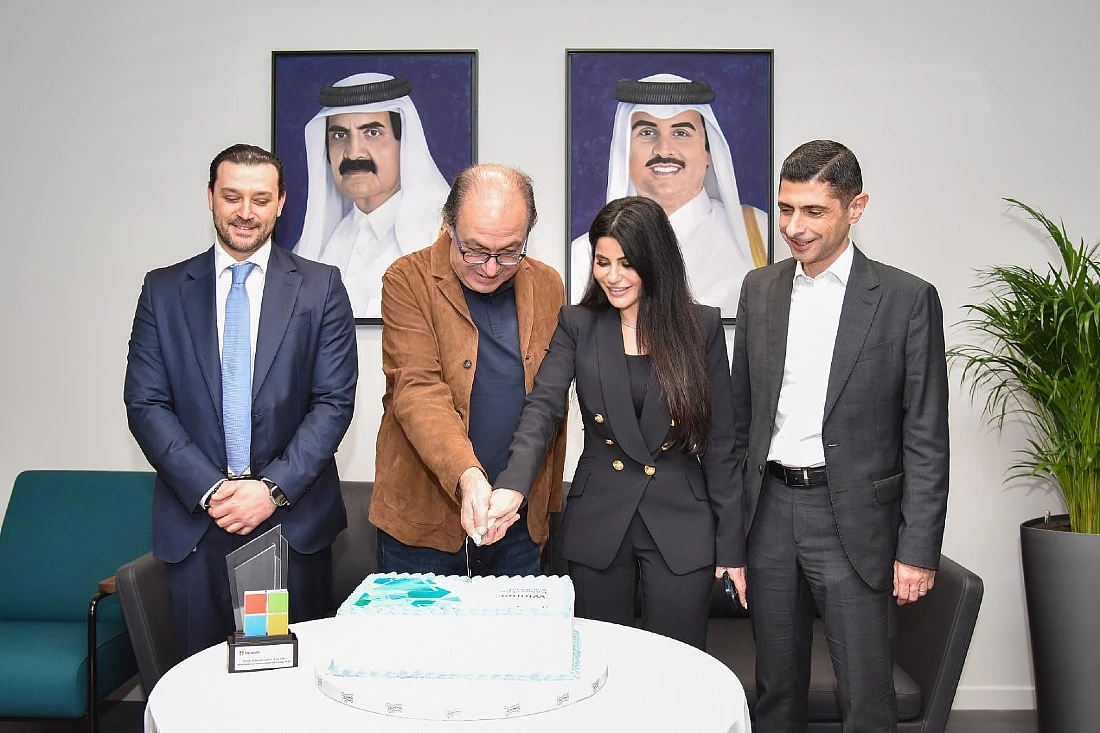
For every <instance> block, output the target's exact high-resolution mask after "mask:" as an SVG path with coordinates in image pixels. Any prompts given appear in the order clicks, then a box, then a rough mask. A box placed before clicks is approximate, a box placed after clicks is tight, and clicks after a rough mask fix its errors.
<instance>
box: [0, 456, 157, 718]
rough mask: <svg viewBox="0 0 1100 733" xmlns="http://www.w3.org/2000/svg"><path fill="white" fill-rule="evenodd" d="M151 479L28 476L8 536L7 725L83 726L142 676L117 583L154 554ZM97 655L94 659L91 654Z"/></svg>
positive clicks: (1, 574)
mask: <svg viewBox="0 0 1100 733" xmlns="http://www.w3.org/2000/svg"><path fill="white" fill-rule="evenodd" d="M152 495H153V473H151V472H139V471H24V472H22V473H20V474H19V475H18V476H17V477H16V479H15V486H14V488H13V490H12V494H11V501H10V502H9V504H8V509H7V512H6V514H5V515H4V524H3V527H2V529H0V718H80V717H83V716H85V715H88V720H89V725H90V729H91V730H92V731H96V730H97V727H98V716H97V714H96V713H97V711H96V707H97V703H98V702H99V701H100V700H102V699H103V698H104V697H106V696H107V695H108V694H109V693H111V692H112V691H114V690H115V689H117V688H118V687H119V686H120V685H121V684H122V683H123V682H125V681H126V680H127V679H129V678H130V677H132V676H133V675H134V674H135V672H136V671H137V666H136V662H135V661H134V654H133V651H132V649H131V647H130V640H129V638H128V636H127V633H126V628H125V626H124V624H123V621H122V615H121V611H120V609H119V605H118V602H117V598H115V597H114V596H113V592H114V582H113V578H112V576H113V575H114V574H115V572H116V571H117V569H118V568H119V567H120V566H122V565H124V564H125V563H127V562H129V561H130V560H132V559H134V558H135V557H138V556H140V555H142V554H144V553H146V552H148V551H149V550H150V548H151V547H152V521H151V518H152ZM93 650H94V653H93Z"/></svg>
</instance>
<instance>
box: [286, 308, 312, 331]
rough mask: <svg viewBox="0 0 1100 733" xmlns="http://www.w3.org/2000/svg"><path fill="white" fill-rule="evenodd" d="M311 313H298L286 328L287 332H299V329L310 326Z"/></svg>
mask: <svg viewBox="0 0 1100 733" xmlns="http://www.w3.org/2000/svg"><path fill="white" fill-rule="evenodd" d="M309 313H310V312H309V311H305V312H304V313H298V314H296V315H295V316H294V317H293V318H291V319H290V324H289V325H287V327H286V332H287V333H292V332H294V331H297V330H298V329H299V328H305V327H306V326H308V325H309V320H310V318H309Z"/></svg>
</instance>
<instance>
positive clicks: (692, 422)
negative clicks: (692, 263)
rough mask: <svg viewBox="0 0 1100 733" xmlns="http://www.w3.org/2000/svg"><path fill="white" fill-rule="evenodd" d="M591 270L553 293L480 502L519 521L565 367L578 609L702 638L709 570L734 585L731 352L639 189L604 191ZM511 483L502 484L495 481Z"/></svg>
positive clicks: (567, 535) (502, 523) (741, 559)
mask: <svg viewBox="0 0 1100 733" xmlns="http://www.w3.org/2000/svg"><path fill="white" fill-rule="evenodd" d="M588 238H589V241H590V242H591V244H592V252H593V265H592V275H593V277H592V279H591V280H590V281H589V283H588V288H587V290H586V291H585V293H584V297H583V298H582V299H581V302H580V304H579V305H575V306H569V305H567V306H564V307H563V308H562V309H561V312H560V314H559V316H558V328H557V331H556V332H555V334H554V338H553V341H552V342H551V344H550V349H549V353H548V354H547V355H546V358H545V359H544V361H543V363H542V366H541V368H540V369H539V371H538V376H537V377H536V379H535V385H534V388H533V390H532V391H531V393H530V394H529V395H528V396H527V401H526V402H525V403H524V408H523V416H522V418H521V419H520V424H519V428H518V429H517V430H516V433H515V436H514V438H513V440H512V445H511V449H510V459H509V461H508V467H507V468H506V469H505V470H504V472H503V473H501V474H500V476H499V477H498V478H497V482H496V487H497V490H495V491H494V492H493V495H492V500H491V502H490V509H489V518H490V520H492V522H493V524H492V525H491V526H493V527H494V528H495V529H496V532H493V531H490V532H489V536H488V537H487V538H486V540H487V541H492V540H493V539H495V536H496V534H497V533H500V532H503V531H504V530H506V529H507V526H508V525H509V524H510V523H511V522H513V521H515V519H516V516H517V515H516V514H515V511H516V509H518V507H519V506H520V504H521V502H522V497H523V495H525V494H526V492H527V491H528V489H529V487H530V486H531V483H532V482H533V481H534V478H535V474H536V473H537V471H538V467H539V465H540V464H541V462H542V459H543V454H544V453H545V451H546V446H547V445H548V444H549V442H550V438H551V436H552V435H553V434H554V431H555V430H556V429H557V427H558V425H559V423H560V422H561V420H562V417H563V415H564V414H565V411H566V407H567V403H568V390H569V385H570V383H571V382H572V381H573V380H574V379H576V382H577V396H578V398H579V401H580V409H581V416H582V418H583V421H584V452H583V453H582V455H581V457H580V461H579V462H578V464H577V471H576V473H575V474H574V476H573V481H572V485H571V487H570V490H569V496H568V498H567V500H566V506H565V514H564V516H563V517H562V529H561V552H562V554H563V556H564V557H565V558H566V559H567V560H568V561H569V574H570V576H572V578H573V583H574V586H575V588H576V594H577V598H576V612H577V615H578V616H582V617H584V618H592V619H599V620H601V621H611V622H614V623H619V624H625V625H632V624H633V622H634V583H635V576H636V573H638V572H640V574H641V591H642V623H643V626H644V628H646V629H647V630H649V631H653V632H655V633H659V634H664V635H665V636H670V637H672V638H674V639H679V640H681V641H684V642H686V643H688V644H691V645H693V646H696V647H698V648H700V649H701V648H703V647H704V645H705V643H706V628H707V610H708V606H709V599H710V593H711V588H712V586H713V584H714V578H715V577H716V576H718V577H721V575H722V573H723V572H725V571H728V572H729V574H730V577H731V578H732V579H733V581H734V584H735V586H736V588H737V590H738V592H739V594H740V597H741V598H742V599H744V598H745V573H744V565H745V547H744V545H745V542H744V536H743V532H742V519H741V496H740V483H739V482H737V481H735V478H734V477H735V475H736V471H737V470H738V468H739V467H738V466H737V462H736V461H735V459H734V457H733V453H732V447H733V415H732V408H733V405H732V401H731V400H732V397H731V389H730V370H729V360H728V358H727V356H726V341H725V334H724V332H723V329H722V320H721V316H720V314H719V311H718V309H717V308H711V307H708V306H703V305H699V304H697V303H695V302H694V301H693V300H692V297H691V294H690V291H689V288H688V282H687V274H686V272H685V269H684V260H683V256H682V254H681V253H680V248H679V246H678V245H677V242H676V235H675V234H674V233H673V231H672V227H671V225H670V224H669V222H668V218H667V217H666V216H665V213H664V211H663V210H662V209H661V207H660V206H659V205H658V204H656V203H654V202H653V201H652V200H650V199H647V198H642V197H637V196H635V197H628V198H623V199H618V200H616V201H612V202H611V203H609V204H607V205H606V206H605V207H604V208H603V209H602V210H601V211H600V213H599V214H598V215H597V216H596V219H595V221H593V222H592V227H591V229H590V230H589V232H588ZM506 489H508V490H506Z"/></svg>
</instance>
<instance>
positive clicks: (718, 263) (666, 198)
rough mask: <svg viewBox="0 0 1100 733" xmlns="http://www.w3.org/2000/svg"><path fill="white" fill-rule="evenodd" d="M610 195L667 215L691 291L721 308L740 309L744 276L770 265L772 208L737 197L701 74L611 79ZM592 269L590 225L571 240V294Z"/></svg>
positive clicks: (574, 296) (575, 296)
mask: <svg viewBox="0 0 1100 733" xmlns="http://www.w3.org/2000/svg"><path fill="white" fill-rule="evenodd" d="M615 98H616V99H617V100H618V102H619V105H618V107H617V108H616V110H615V122H614V129H613V131H612V136H611V152H610V155H609V158H608V164H607V201H613V200H614V199H617V198H622V197H623V196H635V195H637V196H645V197H647V198H651V199H653V200H654V201H656V202H657V203H659V204H660V205H661V208H663V209H664V210H665V213H666V214H667V215H668V218H669V221H670V222H671V224H672V228H673V230H674V231H675V232H676V238H677V240H679V242H680V248H681V249H682V251H683V253H684V263H685V264H686V266H687V272H688V278H689V280H690V281H691V289H692V294H693V295H694V296H695V298H696V300H698V301H699V302H700V303H705V304H707V305H715V306H718V307H720V308H721V309H722V315H723V316H724V317H727V318H732V317H733V316H735V315H736V312H737V300H738V297H739V295H740V292H741V281H742V279H744V277H745V273H747V272H748V271H749V270H751V269H753V268H756V267H760V266H762V265H766V264H768V248H767V241H768V231H769V223H768V214H767V212H765V211H761V210H760V209H757V208H756V207H754V206H749V205H742V204H741V200H740V198H739V196H738V193H737V178H736V176H735V175H734V171H733V160H732V158H731V156H730V148H729V144H728V143H727V142H726V137H725V135H724V134H723V133H722V129H721V128H720V127H719V126H718V119H717V118H716V117H715V115H714V111H713V110H712V109H711V106H710V103H711V102H712V101H714V91H713V90H712V89H711V88H710V86H709V85H708V84H706V83H704V82H699V81H689V80H687V79H684V78H683V77H679V76H675V75H673V74H656V75H653V76H648V77H645V78H644V79H640V80H638V81H635V80H633V79H621V80H619V81H618V82H616V84H615ZM591 277H592V247H591V244H590V243H589V241H588V235H587V233H585V234H582V235H581V236H580V237H577V239H575V240H573V243H572V245H571V255H570V280H571V283H570V286H571V287H570V294H571V302H576V301H577V300H579V299H580V296H581V294H582V293H583V292H584V289H585V286H586V285H587V284H588V281H589V280H590V279H591Z"/></svg>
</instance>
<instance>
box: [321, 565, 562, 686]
mask: <svg viewBox="0 0 1100 733" xmlns="http://www.w3.org/2000/svg"><path fill="white" fill-rule="evenodd" d="M337 618H339V619H342V620H341V624H342V625H343V626H346V628H347V633H346V634H345V635H344V639H345V641H346V643H344V644H342V645H341V647H340V648H339V649H337V650H334V653H333V657H332V663H331V664H330V665H329V668H328V670H327V673H328V674H329V675H331V676H335V677H373V678H379V677H381V678H415V679H465V680H569V679H577V678H578V677H579V675H580V655H581V649H580V641H579V637H578V636H576V635H575V633H574V631H573V581H572V580H571V579H569V578H568V577H559V576H547V577H543V576H538V577H535V576H527V577H509V578H505V577H476V578H464V577H460V576H453V575H452V576H437V575H432V574H424V575H419V574H417V575H410V574H404V573H403V574H399V575H395V574H376V575H369V576H367V578H366V579H365V580H364V581H363V582H362V583H361V584H360V585H359V587H358V588H356V589H355V591H354V592H353V593H352V594H351V595H350V596H349V597H348V599H347V600H346V601H344V603H343V605H341V606H340V609H339V611H337Z"/></svg>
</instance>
